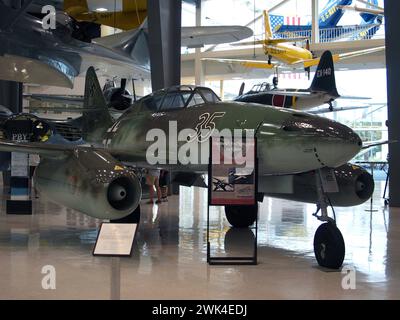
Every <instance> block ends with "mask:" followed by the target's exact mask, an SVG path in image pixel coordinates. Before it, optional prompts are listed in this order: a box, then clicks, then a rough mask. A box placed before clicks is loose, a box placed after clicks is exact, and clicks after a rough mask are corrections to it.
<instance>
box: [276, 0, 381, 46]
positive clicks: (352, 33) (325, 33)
mask: <svg viewBox="0 0 400 320" xmlns="http://www.w3.org/2000/svg"><path fill="white" fill-rule="evenodd" d="M368 2H370V3H371V4H372V5H378V0H369V1H368ZM351 3H352V0H329V1H328V3H327V4H326V6H325V7H324V8H323V9H322V11H321V13H320V15H319V28H320V30H321V34H320V40H321V41H324V40H326V39H335V38H336V37H339V36H341V35H348V37H350V38H351V39H352V40H362V39H370V38H372V37H373V36H374V35H375V33H376V32H377V31H378V30H379V27H380V25H381V23H382V17H381V16H379V15H375V14H371V13H360V16H361V18H362V20H361V23H360V25H359V26H360V27H365V28H356V26H337V24H338V22H339V20H340V19H341V18H342V17H343V14H344V12H345V10H344V9H343V8H342V7H341V6H348V5H350V4H351ZM270 18H271V27H272V30H273V32H274V34H275V36H277V37H281V36H284V35H285V34H287V33H289V32H311V24H308V25H287V24H284V17H283V16H279V15H270Z"/></svg>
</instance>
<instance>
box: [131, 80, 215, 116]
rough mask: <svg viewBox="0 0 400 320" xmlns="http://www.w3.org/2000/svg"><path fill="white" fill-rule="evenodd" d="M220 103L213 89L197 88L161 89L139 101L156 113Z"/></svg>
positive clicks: (177, 87)
mask: <svg viewBox="0 0 400 320" xmlns="http://www.w3.org/2000/svg"><path fill="white" fill-rule="evenodd" d="M219 101H221V99H220V98H219V97H218V96H217V95H216V94H215V92H214V91H212V90H211V89H209V88H206V87H196V86H174V87H170V88H167V89H161V90H158V91H155V92H153V93H152V94H150V95H148V96H145V97H143V98H142V99H140V100H139V102H141V103H142V105H144V106H145V107H146V108H147V109H149V110H151V111H154V112H158V111H169V110H176V109H182V108H186V107H187V108H190V107H195V106H197V105H200V104H204V103H215V102H219Z"/></svg>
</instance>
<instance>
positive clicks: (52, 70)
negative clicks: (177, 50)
mask: <svg viewBox="0 0 400 320" xmlns="http://www.w3.org/2000/svg"><path fill="white" fill-rule="evenodd" d="M31 2H32V0H25V1H24V2H23V6H22V7H21V8H19V9H15V8H13V7H11V6H7V5H5V4H4V3H3V2H0V41H1V43H2V46H1V48H0V79H2V80H9V81H16V82H23V83H35V84H41V85H51V86H60V87H67V88H72V86H73V80H74V78H75V77H76V76H78V75H79V74H81V73H84V72H85V71H86V70H87V68H88V67H89V66H93V67H95V69H96V70H97V72H98V74H99V75H102V76H106V77H109V78H112V77H114V76H119V77H120V78H125V79H131V78H136V79H145V78H147V79H149V78H150V61H149V52H148V44H147V32H148V30H147V28H146V26H145V24H143V25H142V27H141V28H138V29H135V30H131V31H127V32H122V33H118V34H115V35H110V36H107V37H103V38H98V39H93V40H92V42H90V40H89V39H87V37H86V36H84V35H82V32H83V30H82V29H81V28H79V24H78V23H77V22H76V21H75V20H74V19H72V18H70V17H69V16H68V15H67V14H65V13H63V12H57V13H56V17H55V18H56V24H55V29H51V28H50V29H45V27H44V25H43V21H42V18H38V17H37V16H36V15H31V14H29V13H28V12H27V10H28V8H29V4H30V3H31ZM199 28H200V29H199ZM199 28H196V27H190V28H189V29H185V27H183V28H182V30H183V34H184V35H185V37H186V38H183V39H182V46H201V45H203V44H204V42H203V41H211V43H212V42H213V41H216V43H219V42H220V41H225V40H226V39H227V38H225V36H227V37H228V40H229V41H231V40H232V39H235V40H240V39H244V38H247V37H249V36H251V35H252V31H251V29H249V28H246V27H240V26H238V30H239V31H238V30H232V29H231V28H230V27H228V28H225V29H224V30H219V29H218V30H216V32H214V33H213V32H212V30H208V31H209V32H208V34H207V35H205V34H204V30H203V29H202V28H201V27H199ZM218 28H219V27H218ZM202 30H203V31H202ZM199 34H200V36H199ZM82 39H83V40H85V41H82ZM87 41H89V42H87Z"/></svg>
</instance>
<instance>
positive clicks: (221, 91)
mask: <svg viewBox="0 0 400 320" xmlns="http://www.w3.org/2000/svg"><path fill="white" fill-rule="evenodd" d="M224 95H225V90H224V80H219V97H220V98H221V100H224Z"/></svg>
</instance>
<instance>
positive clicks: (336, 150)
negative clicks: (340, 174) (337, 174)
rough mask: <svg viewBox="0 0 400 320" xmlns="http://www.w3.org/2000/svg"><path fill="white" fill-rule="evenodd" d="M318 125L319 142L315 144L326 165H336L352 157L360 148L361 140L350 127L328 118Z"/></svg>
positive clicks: (321, 159) (320, 157) (318, 154)
mask: <svg viewBox="0 0 400 320" xmlns="http://www.w3.org/2000/svg"><path fill="white" fill-rule="evenodd" d="M324 120H326V122H325V124H324V125H322V126H319V129H317V131H319V132H320V133H321V136H322V141H321V143H318V144H317V146H316V153H317V156H318V157H319V159H320V161H321V162H322V163H323V164H324V165H325V166H327V167H338V166H340V165H343V164H345V163H347V162H348V161H349V160H351V159H352V158H354V157H355V156H356V155H357V153H359V152H360V150H361V148H362V141H361V139H360V137H359V136H358V134H357V133H355V132H354V131H353V130H352V129H351V128H349V127H347V126H345V125H343V124H341V123H339V122H335V121H332V120H329V119H324Z"/></svg>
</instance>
